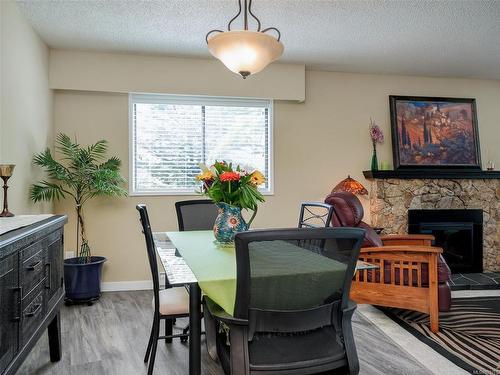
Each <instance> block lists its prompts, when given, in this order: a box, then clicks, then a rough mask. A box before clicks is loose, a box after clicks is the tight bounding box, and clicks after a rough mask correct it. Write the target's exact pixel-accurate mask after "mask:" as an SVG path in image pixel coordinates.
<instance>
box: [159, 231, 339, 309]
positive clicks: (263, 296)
mask: <svg viewBox="0 0 500 375" xmlns="http://www.w3.org/2000/svg"><path fill="white" fill-rule="evenodd" d="M167 236H168V237H169V238H170V240H171V241H172V243H173V245H174V246H175V247H176V248H177V249H178V251H179V253H180V254H181V255H182V257H183V258H184V260H185V262H186V263H187V265H188V266H189V267H190V268H191V271H192V272H193V274H194V275H195V276H196V279H197V280H198V284H199V286H200V288H201V289H202V291H203V293H204V294H206V295H207V296H209V297H210V298H211V299H212V300H213V301H214V302H216V303H217V304H218V305H219V306H221V307H222V308H223V309H224V310H225V311H226V312H227V313H229V314H233V311H234V303H235V296H236V256H235V249H234V247H226V246H219V245H217V244H216V243H215V242H214V237H213V233H212V231H186V232H167ZM251 246H253V248H252V249H251V254H252V259H251V265H252V267H251V269H252V293H253V295H254V296H255V298H254V300H253V302H255V303H256V304H257V305H258V307H261V308H269V307H273V308H280V307H285V306H286V307H288V308H302V307H310V306H311V303H314V302H315V301H318V300H322V299H324V298H326V297H328V295H330V294H331V292H332V291H333V290H335V289H336V288H338V287H340V285H341V283H342V281H343V277H344V273H345V268H346V266H345V264H343V263H340V262H337V261H335V260H333V259H329V258H326V257H323V256H320V255H318V254H315V253H312V252H309V251H305V250H304V249H302V248H300V247H297V246H295V245H293V244H290V243H286V242H283V241H270V242H265V243H264V242H258V243H253V244H251ZM270 285H272V286H273V287H274V288H279V290H280V291H281V292H280V293H279V295H270V293H266V290H267V288H269V286H270ZM318 285H320V286H324V287H323V288H322V287H318ZM287 286H289V287H288V288H287ZM252 305H254V306H255V304H254V303H252Z"/></svg>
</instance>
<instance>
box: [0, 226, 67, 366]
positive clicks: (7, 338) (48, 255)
mask: <svg viewBox="0 0 500 375" xmlns="http://www.w3.org/2000/svg"><path fill="white" fill-rule="evenodd" d="M66 222H67V217H66V216H53V217H50V218H48V219H45V220H42V221H40V222H37V223H35V224H32V225H29V226H26V227H23V228H19V229H16V230H13V231H11V232H8V233H5V234H3V235H0V374H2V375H7V374H9V375H10V374H14V373H15V372H16V370H17V369H18V367H19V366H20V365H21V364H22V362H23V361H24V359H25V358H26V356H27V355H28V353H29V352H30V350H31V349H32V348H33V346H34V345H35V344H36V342H37V341H38V339H39V338H40V336H41V335H42V334H43V333H44V331H45V329H46V328H47V330H48V335H49V352H50V360H51V361H52V362H55V361H58V360H59V359H60V358H61V342H60V341H61V340H60V339H61V326H60V315H59V311H60V308H61V305H62V303H63V301H64V285H63V274H64V272H63V227H64V224H66Z"/></svg>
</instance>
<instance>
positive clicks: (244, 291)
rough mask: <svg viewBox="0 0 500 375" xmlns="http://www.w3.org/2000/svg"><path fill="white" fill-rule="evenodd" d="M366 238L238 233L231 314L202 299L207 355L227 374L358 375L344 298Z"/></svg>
mask: <svg viewBox="0 0 500 375" xmlns="http://www.w3.org/2000/svg"><path fill="white" fill-rule="evenodd" d="M363 237H364V230H363V229H360V228H331V227H330V228H313V229H310V228H293V229H274V230H254V231H249V232H243V233H238V234H236V237H235V247H236V269H237V276H236V299H235V306H234V311H233V314H232V315H230V314H228V313H227V312H225V311H224V310H223V309H222V308H221V307H220V306H218V305H217V304H216V303H215V302H214V301H213V300H211V299H210V297H209V296H205V297H204V312H205V330H206V335H207V336H206V342H207V348H208V352H209V355H210V357H212V359H218V360H219V361H220V363H221V365H222V368H223V370H224V373H225V374H231V375H249V374H281V375H284V374H287V375H290V374H315V373H321V372H328V371H332V370H335V373H337V371H339V372H338V373H349V374H357V373H358V371H359V362H358V356H357V352H356V347H355V344H354V338H353V332H352V326H351V318H352V315H353V313H354V310H355V309H356V304H355V303H353V302H352V301H350V300H349V291H350V288H351V281H352V278H353V275H354V272H355V267H356V260H357V258H358V255H359V249H360V247H361V244H362V241H363ZM316 243H321V244H322V245H323V248H322V249H315V248H314V247H315V245H314V244H316Z"/></svg>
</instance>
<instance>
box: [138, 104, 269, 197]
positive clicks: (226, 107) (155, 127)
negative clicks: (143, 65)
mask: <svg viewBox="0 0 500 375" xmlns="http://www.w3.org/2000/svg"><path fill="white" fill-rule="evenodd" d="M129 111H130V113H129V116H130V118H129V121H130V193H131V194H132V195H134V194H135V195H148V194H150V195H155V194H193V192H194V191H195V190H197V189H198V188H199V187H200V184H199V183H198V182H197V181H196V180H195V176H196V175H197V174H198V173H200V167H199V165H198V164H199V163H205V164H207V165H211V164H213V162H214V161H215V160H226V161H228V162H234V163H238V164H240V165H242V166H244V167H245V168H247V169H249V170H253V169H259V170H260V171H262V172H263V173H264V174H265V176H266V177H267V181H266V184H265V185H264V186H263V187H262V189H261V190H262V192H263V193H271V192H272V185H271V184H272V160H271V155H272V153H271V139H272V101H271V100H262V99H237V98H218V97H192V96H174V95H148V94H131V95H130V98H129Z"/></svg>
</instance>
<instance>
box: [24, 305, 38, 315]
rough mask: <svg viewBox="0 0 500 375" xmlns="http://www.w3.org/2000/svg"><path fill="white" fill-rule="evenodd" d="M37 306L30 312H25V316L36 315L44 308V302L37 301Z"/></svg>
mask: <svg viewBox="0 0 500 375" xmlns="http://www.w3.org/2000/svg"><path fill="white" fill-rule="evenodd" d="M35 306H36V307H35V308H34V309H33V310H32V311H30V312H29V313H26V314H24V316H25V317H26V318H31V317H33V316H35V315H36V314H38V313H39V312H40V310H41V309H42V304H41V303H37V304H36V305H35Z"/></svg>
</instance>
